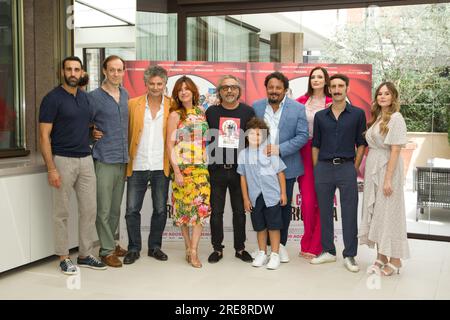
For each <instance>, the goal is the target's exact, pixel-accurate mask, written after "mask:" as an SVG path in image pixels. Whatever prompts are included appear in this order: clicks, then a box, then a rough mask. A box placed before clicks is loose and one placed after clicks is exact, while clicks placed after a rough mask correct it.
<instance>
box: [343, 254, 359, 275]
mask: <svg viewBox="0 0 450 320" xmlns="http://www.w3.org/2000/svg"><path fill="white" fill-rule="evenodd" d="M344 266H345V267H346V268H347V270H348V271H351V272H359V266H358V264H357V263H356V261H355V258H354V257H347V258H344Z"/></svg>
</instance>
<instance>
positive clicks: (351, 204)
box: [314, 161, 358, 258]
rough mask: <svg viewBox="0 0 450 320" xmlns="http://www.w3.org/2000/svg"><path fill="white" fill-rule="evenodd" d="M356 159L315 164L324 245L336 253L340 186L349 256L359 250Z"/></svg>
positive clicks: (345, 239)
mask: <svg viewBox="0 0 450 320" xmlns="http://www.w3.org/2000/svg"><path fill="white" fill-rule="evenodd" d="M356 177H357V174H356V169H355V166H354V164H353V162H351V161H349V162H344V163H343V164H338V165H334V164H332V163H330V162H325V161H319V162H318V163H317V165H316V166H315V167H314V181H315V186H316V194H317V201H318V202H319V209H320V224H321V236H322V247H323V251H324V252H328V253H331V254H332V255H336V247H335V246H334V222H333V199H334V194H335V192H336V188H339V193H340V202H341V216H342V230H343V236H344V247H345V249H344V252H343V253H342V255H343V256H344V258H346V257H355V256H356V254H357V251H358V183H357V180H356Z"/></svg>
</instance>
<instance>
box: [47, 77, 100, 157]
mask: <svg viewBox="0 0 450 320" xmlns="http://www.w3.org/2000/svg"><path fill="white" fill-rule="evenodd" d="M91 119H92V109H91V107H90V105H89V102H88V97H87V94H86V92H84V91H82V90H80V89H78V90H77V93H76V95H75V96H74V95H72V94H70V93H69V92H67V91H66V90H65V89H64V88H63V87H62V86H58V87H56V88H55V89H53V90H52V91H50V92H49V93H48V94H47V95H46V96H45V97H44V99H43V100H42V103H41V107H40V109H39V122H40V123H52V124H53V128H52V132H51V133H50V138H51V145H52V153H53V155H58V156H63V157H71V158H81V157H86V156H88V155H90V154H91V148H90V146H89V142H90V139H89V124H90V122H91Z"/></svg>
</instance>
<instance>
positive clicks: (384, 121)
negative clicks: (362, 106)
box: [367, 81, 400, 135]
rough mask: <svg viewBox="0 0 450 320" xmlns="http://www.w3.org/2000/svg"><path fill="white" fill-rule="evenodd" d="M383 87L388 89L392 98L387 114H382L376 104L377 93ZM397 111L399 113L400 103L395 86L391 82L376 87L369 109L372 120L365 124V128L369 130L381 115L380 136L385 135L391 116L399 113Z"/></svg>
mask: <svg viewBox="0 0 450 320" xmlns="http://www.w3.org/2000/svg"><path fill="white" fill-rule="evenodd" d="M384 86H386V88H387V89H388V91H389V92H390V94H391V96H392V103H391V105H390V106H389V108H388V110H387V112H385V113H384V114H382V113H381V106H380V105H379V104H378V102H377V97H378V93H379V92H380V90H381V88H382V87H384ZM399 111H400V101H399V98H398V91H397V88H396V87H395V85H394V84H393V83H392V82H389V81H386V82H383V83H381V84H380V85H379V86H378V88H377V90H375V97H374V99H373V102H372V109H371V114H372V118H371V119H370V121H369V122H368V123H367V128H370V127H371V126H372V125H373V124H374V123H375V122H376V121H377V119H378V117H379V116H380V114H381V122H380V133H381V134H382V135H386V134H387V133H388V132H389V128H388V123H389V121H390V120H391V116H392V115H393V114H394V113H395V112H399Z"/></svg>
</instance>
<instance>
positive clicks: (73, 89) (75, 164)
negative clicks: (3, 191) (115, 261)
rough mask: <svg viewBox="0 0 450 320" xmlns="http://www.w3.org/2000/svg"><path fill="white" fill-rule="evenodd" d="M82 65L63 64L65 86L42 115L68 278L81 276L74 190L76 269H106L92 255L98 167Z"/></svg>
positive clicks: (49, 98) (59, 249) (45, 103)
mask: <svg viewBox="0 0 450 320" xmlns="http://www.w3.org/2000/svg"><path fill="white" fill-rule="evenodd" d="M82 70H83V64H82V63H81V60H80V59H79V58H78V57H67V58H65V59H64V60H63V62H62V70H61V74H62V76H63V78H64V82H63V84H62V85H61V86H58V87H56V88H55V89H53V90H52V91H50V92H49V93H48V94H47V95H46V96H45V97H44V99H43V100H42V103H41V107H40V110H39V130H40V146H41V153H42V156H43V158H44V161H45V164H46V165H47V171H48V183H49V184H50V186H52V187H53V222H54V228H55V230H54V232H55V251H56V254H57V255H59V256H60V268H61V271H62V272H63V273H64V274H68V275H73V274H76V273H77V272H78V270H77V268H76V267H75V266H74V264H73V263H72V261H71V260H70V257H69V240H68V238H69V237H68V231H67V220H68V218H69V199H70V194H71V193H72V190H73V189H75V193H76V196H77V199H78V214H79V255H78V259H77V264H78V265H79V266H80V267H88V268H92V269H97V270H104V269H106V266H105V265H104V264H103V263H102V262H100V261H99V260H97V259H96V258H95V257H94V256H93V255H92V254H91V252H92V247H93V231H94V224H95V216H96V211H97V202H96V196H95V195H96V181H95V172H94V163H93V161H92V156H91V149H90V146H89V141H90V140H89V124H90V122H91V118H92V111H91V107H90V106H89V102H88V98H87V94H86V93H85V92H84V91H82V90H79V89H78V83H79V81H80V78H81V73H82Z"/></svg>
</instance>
